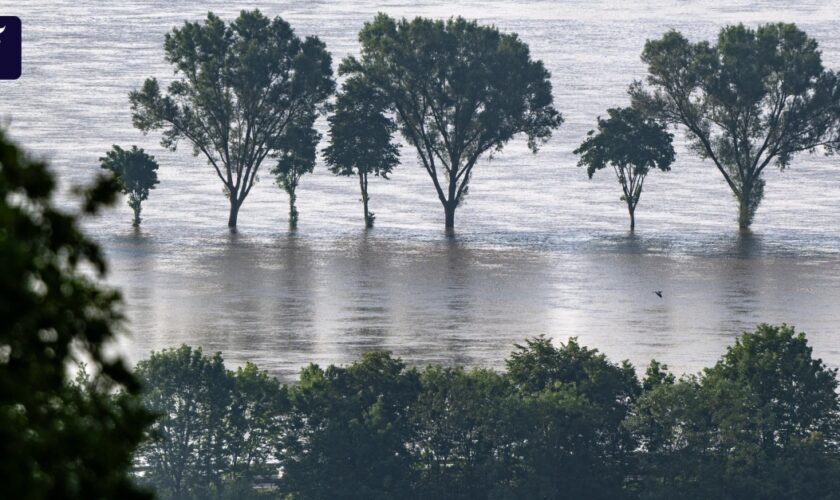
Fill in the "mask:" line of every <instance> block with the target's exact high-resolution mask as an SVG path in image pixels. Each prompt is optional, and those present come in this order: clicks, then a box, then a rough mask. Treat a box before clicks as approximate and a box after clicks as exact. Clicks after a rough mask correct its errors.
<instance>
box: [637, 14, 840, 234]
mask: <svg viewBox="0 0 840 500" xmlns="http://www.w3.org/2000/svg"><path fill="white" fill-rule="evenodd" d="M642 61H643V62H644V63H645V64H647V65H648V77H647V85H644V84H642V83H641V82H637V83H635V84H633V85H632V86H631V88H630V94H631V96H632V98H633V105H634V106H635V107H637V108H639V109H641V110H643V111H645V112H646V113H649V114H651V115H652V116H655V117H657V118H658V119H660V120H662V121H664V122H666V123H670V124H679V125H682V126H684V127H685V128H686V130H687V134H688V137H689V139H690V140H691V146H692V149H693V150H694V151H695V152H697V153H698V154H699V155H700V156H701V157H702V158H704V159H709V160H711V161H712V162H713V163H714V165H715V166H716V167H717V169H718V170H719V171H720V173H721V174H722V175H723V178H724V180H725V181H726V183H727V185H728V186H729V187H730V189H731V190H732V192H733V193H734V195H735V198H736V199H737V200H738V203H739V205H738V206H739V212H738V224H739V227H740V228H742V229H748V228H749V227H750V225H751V224H752V221H753V217H754V215H755V212H756V210H757V209H758V206H759V203H760V202H761V199H762V197H763V195H764V185H765V181H764V177H763V173H764V170H765V169H766V168H767V166H768V165H775V166H777V167H778V168H780V169H784V168H787V167H788V166H789V165H790V164H791V161H792V159H793V157H794V156H795V155H796V154H797V153H800V152H803V151H815V150H817V149H824V150H826V151H828V152H832V151H834V150H835V149H837V148H838V146H840V134H838V130H839V129H838V123H840V78H838V76H837V74H835V73H834V72H833V71H830V70H826V69H824V68H823V64H822V60H821V56H820V51H819V50H818V47H817V42H816V41H815V40H814V39H813V38H810V37H808V36H807V34H806V33H805V32H804V31H802V30H801V29H799V28H797V27H796V25H794V24H785V23H776V24H765V25H761V26H759V27H758V28H756V29H751V28H748V27H746V26H744V25H743V24H738V25H735V26H727V27H725V28H723V29H722V30H721V31H720V33H719V35H718V37H717V41H716V43H715V44H710V43H709V42H707V41H701V42H697V43H692V42H690V41H688V40H687V39H686V38H685V37H684V36H683V35H682V34H680V33H679V32H676V31H669V32H667V33H665V34H664V35H663V36H662V38H660V39H658V40H648V42H647V43H646V44H645V48H644V50H643V52H642Z"/></svg>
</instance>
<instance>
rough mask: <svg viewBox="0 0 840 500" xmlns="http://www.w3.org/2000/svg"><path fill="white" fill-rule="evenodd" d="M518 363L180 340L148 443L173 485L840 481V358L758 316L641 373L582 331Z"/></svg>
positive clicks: (624, 494)
mask: <svg viewBox="0 0 840 500" xmlns="http://www.w3.org/2000/svg"><path fill="white" fill-rule="evenodd" d="M505 366H506V369H505V371H503V372H497V371H493V370H488V369H469V370H468V369H464V368H460V367H443V366H428V367H426V368H423V369H416V368H409V367H407V366H406V364H405V363H404V362H403V361H401V360H400V359H398V358H394V357H392V356H391V355H390V354H389V353H387V352H370V353H366V354H364V355H363V356H362V357H361V359H360V360H358V361H356V362H354V363H352V364H350V365H348V366H343V367H342V366H332V365H331V366H328V367H326V368H322V367H319V366H317V365H310V366H308V367H306V368H304V369H303V370H302V371H301V374H300V379H299V380H298V381H297V382H296V383H295V384H291V385H282V384H280V383H279V382H278V381H277V380H276V379H274V378H272V377H270V376H268V375H267V374H266V373H265V372H264V371H260V370H259V369H258V368H257V367H256V366H254V365H253V364H251V363H246V364H245V365H244V366H243V367H241V368H239V369H237V370H236V371H230V370H227V369H226V368H225V367H224V362H223V360H222V358H221V355H220V354H218V353H217V354H215V355H212V356H209V355H205V354H204V353H202V351H201V350H200V349H193V348H191V347H189V346H182V347H180V348H176V349H169V350H164V351H161V352H157V353H153V354H152V355H151V357H150V358H148V359H146V360H144V361H141V362H140V363H139V364H138V365H137V368H136V372H135V373H136V375H137V377H138V378H139V379H140V381H141V382H142V384H143V385H144V387H145V390H144V395H143V401H144V404H145V406H146V408H147V409H148V410H149V411H150V412H152V413H154V414H156V415H157V416H158V419H157V420H156V421H155V423H154V424H152V426H151V427H150V428H149V438H148V439H147V440H146V441H145V442H144V444H143V445H142V446H141V448H140V449H139V451H138V453H137V460H138V463H141V464H143V466H144V467H143V474H142V476H141V477H140V478H139V479H138V480H139V481H140V484H141V485H145V486H150V487H152V488H154V489H155V490H156V491H157V493H158V495H159V496H160V498H177V499H182V498H365V499H376V498H381V499H386V498H397V497H400V498H418V499H419V498H446V499H471V498H546V499H548V498H592V499H598V498H603V499H617V498H628V499H641V498H651V499H653V498H662V499H666V498H667V499H670V498H696V499H706V498H720V499H741V498H765V499H773V498H778V499H783V498H784V499H797V498H801V499H819V498H824V499H828V498H836V494H837V493H836V492H837V488H838V487H840V474H838V473H840V460H838V459H840V441H838V437H840V435H838V432H840V400H838V395H837V392H836V390H837V378H836V375H837V372H836V370H832V369H829V368H827V367H826V366H825V364H823V363H822V361H820V360H819V359H815V358H814V357H813V356H812V352H811V348H810V347H809V346H808V343H807V341H806V339H805V336H804V335H803V334H801V333H800V334H797V333H795V332H794V329H793V328H792V327H789V326H786V325H777V326H771V325H766V324H763V325H759V326H758V327H757V328H756V330H755V331H753V332H746V333H744V334H742V335H741V336H740V337H738V338H737V339H736V340H735V343H734V344H733V345H732V346H730V347H729V348H728V349H727V350H726V353H725V354H724V355H723V356H722V357H721V358H720V360H719V361H718V362H717V363H715V365H714V366H712V367H710V368H707V369H705V370H703V371H702V372H700V373H699V374H696V375H688V376H684V377H682V378H679V379H677V378H676V377H675V376H674V375H673V374H671V373H670V372H669V371H668V369H667V366H665V365H663V364H660V363H658V362H656V361H653V362H651V363H650V365H649V366H648V367H647V369H646V371H645V374H644V376H643V377H642V378H641V379H640V378H639V377H637V375H636V371H635V369H634V368H633V366H631V365H630V364H629V363H628V362H626V361H625V362H622V363H613V362H611V361H610V360H609V359H608V358H607V357H606V356H604V355H603V354H602V353H600V352H598V351H597V350H595V349H590V348H587V347H585V346H582V345H581V344H579V343H578V342H577V340H575V339H574V338H572V339H569V340H568V341H567V342H565V343H561V344H558V345H554V344H553V343H552V342H551V341H550V340H548V339H546V338H544V337H536V338H532V339H529V340H527V341H526V342H525V343H524V344H522V345H517V346H516V348H515V350H514V351H513V353H512V354H511V355H510V356H509V357H508V359H507V361H506V363H505Z"/></svg>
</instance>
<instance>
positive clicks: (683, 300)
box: [0, 0, 840, 379]
mask: <svg viewBox="0 0 840 500" xmlns="http://www.w3.org/2000/svg"><path fill="white" fill-rule="evenodd" d="M723 3H725V4H726V5H719V3H717V2H714V3H713V2H693V1H657V2H626V1H614V2H597V1H591V0H587V1H585V2H584V1H579V2H510V1H507V2H495V1H481V2H425V1H415V0H412V1H410V2H409V1H405V2H389V3H377V2H370V1H352V2H351V1H347V2H328V1H324V2H318V1H289V2H256V3H248V4H242V5H240V6H235V7H234V6H230V5H229V2H206V1H201V2H199V1H178V2H170V1H166V2H163V1H160V2H128V1H123V2H110V3H105V2H96V1H49V2H47V1H44V2H26V1H24V2H7V1H0V9H2V12H3V13H4V14H6V15H17V16H19V17H21V19H22V21H23V37H24V42H23V43H24V47H23V52H24V62H23V76H22V78H21V79H20V80H18V81H16V82H8V81H4V82H0V117H3V118H4V119H6V120H11V124H12V125H11V126H12V135H13V137H14V138H16V139H17V140H19V141H20V142H22V143H23V144H24V145H25V146H26V147H27V148H29V149H30V150H31V151H34V152H35V153H36V154H37V155H39V156H41V157H44V158H47V159H49V160H50V161H51V163H52V165H53V168H54V169H55V171H56V172H57V173H58V175H59V178H60V180H61V182H62V185H63V186H64V187H65V188H66V187H68V186H72V185H76V184H80V183H83V182H84V181H85V180H86V179H89V178H90V176H91V175H92V174H93V173H95V172H96V171H97V169H98V158H99V157H100V156H102V155H103V154H104V152H105V151H106V150H107V149H108V148H110V146H111V145H112V144H120V145H122V146H130V145H131V144H138V145H140V146H142V147H144V148H146V149H147V151H148V152H150V153H151V154H154V155H155V156H156V157H157V159H158V160H159V162H160V164H161V170H160V177H161V184H160V185H159V187H158V188H157V189H156V190H155V191H153V192H152V195H151V197H150V199H149V201H148V202H146V203H145V205H144V210H143V217H144V221H143V228H142V230H141V231H140V232H138V233H135V232H134V230H133V229H132V227H131V222H130V219H131V216H130V213H129V212H130V210H129V209H128V207H127V206H125V205H124V204H120V206H119V207H118V209H116V210H113V211H111V212H109V213H108V214H106V215H104V216H103V217H101V218H100V219H98V220H96V221H93V222H91V223H90V224H89V225H88V229H89V232H90V233H91V234H92V235H93V236H94V237H95V238H96V239H97V240H99V241H100V242H101V243H102V244H103V245H104V246H105V248H106V251H107V253H108V256H109V257H110V258H111V262H112V266H111V267H112V273H111V275H110V277H109V282H110V283H112V284H113V285H116V286H118V287H119V288H121V289H122V290H123V293H124V296H125V299H126V304H127V305H126V309H127V314H128V317H129V319H130V324H129V330H130V332H131V336H130V337H129V338H127V339H126V340H125V341H124V342H123V345H122V348H123V349H124V350H125V352H126V353H127V354H129V356H130V357H131V358H132V359H133V360H137V359H139V358H140V357H143V356H145V355H146V354H147V353H148V351H149V350H151V349H161V348H165V347H171V346H176V345H179V344H181V343H188V344H192V345H200V346H203V347H204V348H205V350H208V351H215V350H221V351H222V352H223V353H224V355H225V357H226V359H227V360H228V361H229V362H230V364H232V365H235V364H238V363H241V362H242V361H244V360H252V361H254V362H256V363H258V364H259V365H260V366H261V367H264V368H268V369H269V370H271V371H272V373H274V374H276V375H279V376H281V377H283V378H284V379H289V378H291V377H293V376H294V375H295V374H296V372H297V370H298V369H299V367H300V366H301V365H302V364H304V363H307V362H310V361H312V362H318V363H321V364H326V363H333V362H336V363H339V362H340V363H344V362H348V361H351V360H352V359H354V358H355V357H356V356H358V354H359V353H360V352H363V351H365V350H368V349H373V348H385V349H390V350H392V351H394V352H395V353H396V354H397V355H400V356H403V357H404V358H406V359H407V360H409V361H410V362H412V363H416V364H425V363H429V362H456V363H463V364H470V365H482V366H493V367H499V366H501V362H502V360H503V358H504V357H505V356H506V355H507V354H508V352H509V351H510V349H511V346H512V344H513V343H514V342H517V341H521V340H522V339H523V338H525V337H526V336H529V335H536V334H546V335H548V336H551V337H554V338H558V339H565V338H567V337H569V336H578V337H579V338H580V340H581V341H582V342H583V343H585V344H587V345H590V346H593V347H597V348H599V349H601V350H603V351H605V352H606V353H607V354H608V355H610V356H611V357H612V358H613V359H615V360H618V359H623V358H629V359H630V360H631V361H633V362H634V363H636V364H644V363H646V362H647V361H648V360H649V359H650V358H651V357H656V358H657V359H660V360H662V361H664V362H667V363H668V364H670V365H671V366H672V368H674V369H675V370H676V371H678V372H685V371H695V370H697V369H699V368H701V367H702V366H704V365H708V364H710V363H712V362H713V361H714V360H715V359H716V358H717V357H718V356H719V355H720V354H721V353H722V352H723V348H724V346H725V345H726V344H728V343H730V342H731V340H732V338H733V337H734V336H735V335H736V334H737V333H738V332H740V331H741V330H744V329H749V328H752V326H753V325H754V324H755V323H756V322H758V321H766V322H782V321H785V322H788V323H792V324H795V325H797V327H798V328H799V329H801V330H805V331H807V332H808V334H809V338H810V339H811V342H812V344H813V345H814V346H815V351H816V355H817V356H820V357H823V358H824V359H826V361H827V362H828V363H829V364H830V365H832V366H835V367H836V366H838V365H840V346H838V343H837V338H838V333H837V332H838V331H840V307H838V302H840V300H838V299H840V231H838V225H837V223H838V218H840V158H825V157H823V156H819V155H815V156H808V155H804V156H800V157H798V158H797V159H796V160H795V161H794V163H793V165H792V167H791V168H790V170H789V171H785V172H782V173H780V172H778V171H769V172H768V173H767V187H766V198H765V200H764V202H763V204H762V206H761V208H760V209H759V211H758V214H757V216H756V222H755V224H754V235H753V236H752V237H750V238H743V237H740V236H739V235H738V233H737V229H736V223H735V217H736V210H735V203H734V201H733V198H732V195H731V194H730V191H729V189H728V188H727V187H726V186H725V185H724V183H723V180H722V178H721V176H720V174H719V173H718V172H717V171H716V169H715V168H714V167H713V165H712V164H710V163H703V162H701V161H699V160H698V159H697V158H696V157H695V156H694V155H692V154H690V153H687V152H686V151H685V150H684V148H683V147H682V143H683V135H682V132H678V133H677V138H678V143H679V147H678V158H677V162H676V164H675V165H674V168H673V171H672V172H670V173H667V174H662V175H660V173H659V172H655V173H653V174H652V175H651V176H650V178H649V179H648V181H647V182H646V184H645V188H646V189H645V193H644V195H643V197H642V201H641V203H640V206H639V209H638V211H637V232H636V236H635V237H629V236H628V233H627V227H628V219H627V213H626V209H625V207H624V205H623V203H622V202H621V201H619V196H620V188H619V186H618V185H617V183H616V181H615V179H614V178H613V177H612V176H611V173H610V172H606V171H605V172H602V174H603V175H599V176H598V177H596V178H595V179H594V180H592V181H589V180H588V179H587V178H586V174H585V172H584V170H583V169H580V168H578V167H576V165H575V164H576V158H575V157H574V155H572V154H571V151H572V150H573V149H574V148H575V147H577V145H579V144H580V141H581V140H582V139H583V137H584V136H585V133H586V131H587V130H589V129H590V128H592V127H593V125H594V124H595V119H596V117H597V116H598V115H599V114H604V113H605V109H606V108H608V107H611V106H619V105H625V104H627V101H628V99H627V97H626V93H625V90H626V87H627V85H628V84H629V83H630V82H631V81H632V80H633V79H637V78H641V77H642V76H643V75H644V67H643V65H642V64H641V62H640V61H639V54H640V52H641V50H642V46H643V44H644V42H645V40H646V39H648V38H652V37H658V36H660V35H661V34H662V33H663V32H664V31H666V30H668V29H671V28H675V29H678V30H680V31H682V32H683V33H684V34H686V35H687V36H688V37H689V38H690V39H692V40H698V39H709V38H711V37H713V36H715V35H716V33H717V31H718V30H719V29H720V28H721V27H722V26H723V25H725V24H728V23H736V22H745V23H748V24H750V25H753V26H754V25H756V24H757V23H764V22H775V21H786V22H796V23H797V24H799V26H800V27H801V28H803V29H805V30H806V31H807V33H808V34H809V35H810V36H812V37H814V38H816V39H817V41H818V42H819V43H820V47H821V48H822V50H823V61H824V63H825V65H826V66H827V67H829V68H834V69H840V30H838V28H837V27H838V21H840V2H836V1H834V2H832V1H814V2H806V1H798V2H791V1H736V2H723ZM252 7H259V8H260V9H261V10H263V12H264V13H266V14H267V15H270V16H275V15H280V16H282V17H284V18H285V19H286V20H287V21H289V22H290V23H291V24H292V25H293V27H294V28H295V29H296V31H297V33H298V34H300V35H310V34H317V35H318V36H320V37H321V38H322V39H323V40H324V41H325V42H326V44H327V47H328V49H329V50H330V51H331V52H332V54H333V58H334V64H335V65H336V66H337V64H338V62H339V61H340V59H341V58H343V57H344V56H346V55H348V54H353V53H355V52H356V51H357V48H358V46H357V42H356V34H357V32H358V30H359V29H360V28H361V27H362V24H363V23H364V22H365V21H366V20H369V19H371V18H372V17H373V16H374V15H375V13H376V12H377V11H384V12H387V13H388V14H390V15H392V16H415V15H423V16H431V17H449V16H452V15H462V16H465V17H468V18H474V19H478V20H479V21H480V22H482V23H491V24H495V25H497V26H498V27H500V28H501V29H503V30H505V31H514V32H517V33H518V34H519V35H520V37H521V38H522V39H523V40H525V41H526V42H527V43H528V44H530V46H531V49H532V53H533V56H534V57H535V58H539V59H542V60H543V61H544V62H545V65H546V67H547V68H548V69H549V70H550V71H551V72H552V81H553V83H554V96H555V102H556V106H557V107H558V108H559V109H560V110H561V111H562V113H563V115H564V117H565V118H566V123H565V124H564V125H563V126H562V127H561V129H560V130H559V131H558V132H557V133H556V134H555V137H554V138H553V139H552V141H551V142H550V143H549V144H548V145H546V146H545V147H544V148H543V149H542V150H541V152H540V153H539V154H538V155H536V156H533V155H531V154H530V153H529V152H528V151H527V149H526V148H525V145H524V141H523V140H521V139H519V140H516V141H514V142H512V143H511V144H510V145H509V146H508V148H507V149H506V150H505V152H504V153H503V154H500V155H497V156H496V157H495V158H494V159H493V160H492V161H490V162H485V163H484V164H481V165H479V166H478V167H477V168H476V171H475V175H474V178H473V182H472V184H471V186H470V195H469V197H468V198H467V202H466V204H465V205H464V206H462V207H461V208H459V210H458V212H457V216H456V217H457V220H456V225H457V233H458V234H457V237H455V238H454V239H447V238H445V237H444V235H443V210H442V208H441V206H440V203H439V202H438V200H437V197H436V196H435V195H434V192H433V188H432V185H431V181H430V180H429V179H428V177H427V174H426V173H425V171H423V170H422V168H420V167H419V166H418V164H417V162H416V159H415V155H414V152H413V150H412V149H409V148H407V147H404V148H403V151H402V153H403V164H402V165H401V166H400V167H398V168H397V170H396V171H395V173H394V175H393V179H392V180H391V181H387V182H386V181H380V180H376V181H374V182H372V184H371V196H372V201H371V203H372V210H373V211H374V212H375V213H376V214H377V219H376V228H375V229H374V230H372V231H369V232H365V231H364V229H363V221H362V213H361V212H362V208H361V203H359V193H358V184H357V182H355V181H354V180H353V179H348V178H337V177H334V176H332V175H331V174H329V172H327V171H326V169H325V168H324V166H323V164H321V163H319V165H318V166H317V167H316V171H315V173H314V174H313V175H311V176H307V177H305V178H304V179H303V181H302V185H301V187H300V189H299V194H298V208H299V210H300V223H299V230H298V231H297V232H296V233H293V234H290V233H289V232H288V231H287V212H288V201H287V198H286V195H285V193H283V192H282V191H281V190H280V189H279V188H277V187H276V186H275V185H274V184H273V180H272V179H271V178H270V176H269V175H268V172H267V170H268V169H267V167H268V165H264V168H263V174H262V180H261V182H260V185H259V186H257V187H256V188H255V189H254V191H252V193H251V195H250V196H249V198H248V199H247V201H246V202H245V205H244V206H243V208H242V211H241V212H240V216H239V232H238V234H236V235H231V234H230V233H229V232H228V229H227V227H226V222H227V210H228V203H227V200H226V199H225V198H224V196H223V194H222V189H221V184H220V183H219V181H218V180H217V179H216V177H215V175H213V173H212V171H211V170H210V167H208V166H207V165H206V163H205V161H204V160H203V159H202V158H196V157H193V156H192V155H191V154H190V153H191V147H189V145H187V144H184V145H183V147H182V148H181V149H179V150H178V151H177V152H175V153H172V152H168V151H165V150H163V149H162V148H161V147H160V145H159V144H158V141H159V136H158V135H150V136H148V137H144V136H143V135H142V134H141V133H139V132H137V131H136V130H134V129H133V128H132V126H131V117H130V111H129V105H128V100H127V94H128V92H129V91H130V90H132V89H134V88H135V87H137V86H139V85H140V84H141V83H142V81H143V79H144V78H146V77H148V76H157V77H158V78H161V79H163V80H164V81H166V80H169V79H170V78H171V75H172V70H171V67H170V66H169V65H167V64H166V63H165V62H164V60H163V49H162V42H163V35H164V33H166V32H167V31H169V30H171V29H172V28H173V27H174V26H177V25H180V24H182V23H183V21H184V20H199V19H201V18H203V17H204V15H206V12H207V11H208V10H213V11H214V12H216V13H217V14H219V15H221V16H222V17H223V18H225V19H226V20H230V19H232V18H233V17H235V16H236V15H237V14H238V11H239V10H240V9H241V8H252ZM322 126H323V123H322ZM322 147H323V144H322ZM659 289H661V290H663V291H664V298H662V299H659V298H658V297H656V296H655V295H654V294H653V293H652V291H653V290H659Z"/></svg>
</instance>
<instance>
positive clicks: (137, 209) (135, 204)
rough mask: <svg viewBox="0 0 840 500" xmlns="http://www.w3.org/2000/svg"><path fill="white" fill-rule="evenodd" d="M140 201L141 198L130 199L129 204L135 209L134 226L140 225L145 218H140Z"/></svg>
mask: <svg viewBox="0 0 840 500" xmlns="http://www.w3.org/2000/svg"><path fill="white" fill-rule="evenodd" d="M140 203H141V202H140V200H137V199H134V198H129V199H128V206H130V207H131V209H132V210H134V222H133V223H132V225H133V226H134V227H140V221H142V220H143V219H141V218H140V211H141V210H142V208H141V206H140Z"/></svg>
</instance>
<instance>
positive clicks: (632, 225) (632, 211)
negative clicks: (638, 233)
mask: <svg viewBox="0 0 840 500" xmlns="http://www.w3.org/2000/svg"><path fill="white" fill-rule="evenodd" d="M627 210H628V211H629V212H630V232H631V233H632V232H633V231H635V230H636V207H631V206H628V207H627Z"/></svg>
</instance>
